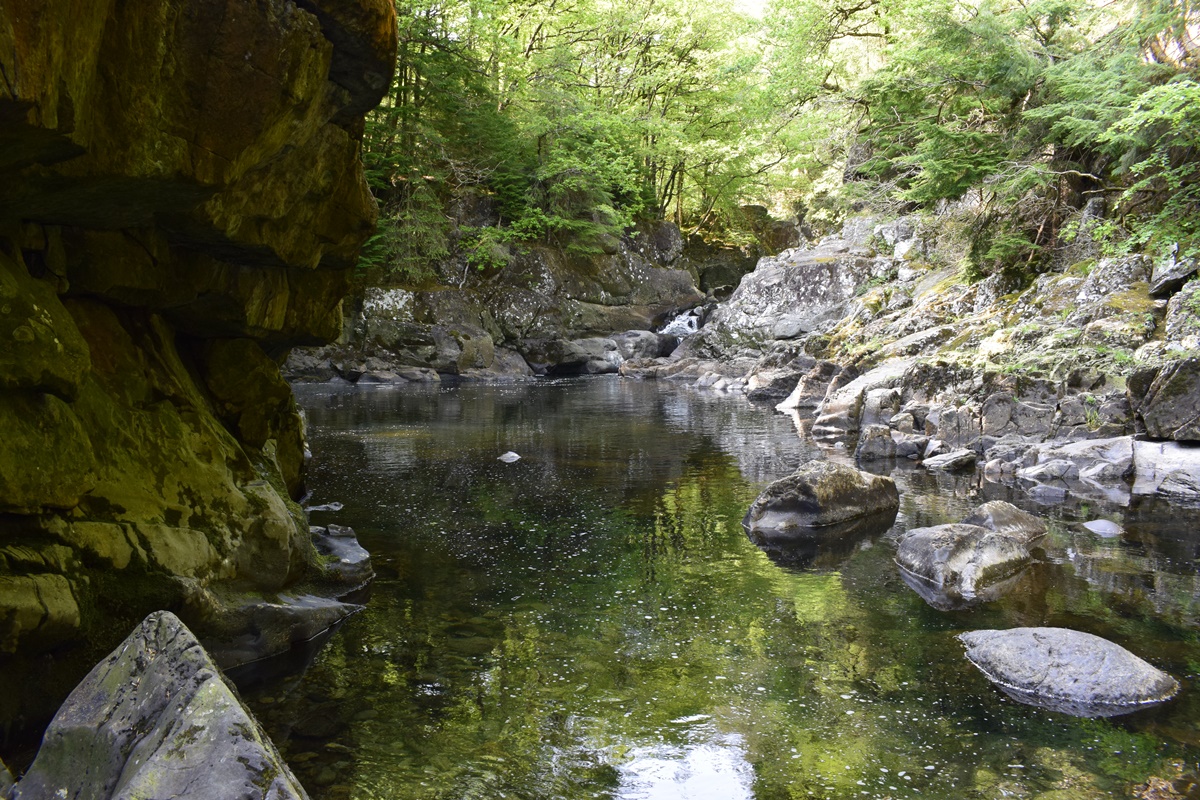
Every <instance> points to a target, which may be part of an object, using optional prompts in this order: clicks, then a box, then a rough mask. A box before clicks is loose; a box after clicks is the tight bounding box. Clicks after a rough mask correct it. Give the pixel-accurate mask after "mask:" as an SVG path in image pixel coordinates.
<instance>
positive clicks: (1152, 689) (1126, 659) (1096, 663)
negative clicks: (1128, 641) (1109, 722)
mask: <svg viewBox="0 0 1200 800" xmlns="http://www.w3.org/2000/svg"><path fill="white" fill-rule="evenodd" d="M958 638H959V640H960V641H961V642H962V643H963V644H965V645H966V646H967V653H966V655H967V659H968V660H969V661H970V662H971V663H972V664H974V665H975V666H976V667H977V668H978V669H979V671H980V672H982V673H983V674H984V676H985V677H987V679H988V680H990V681H991V682H992V683H994V684H996V685H997V686H999V687H1000V688H1001V689H1002V690H1004V693H1005V694H1007V695H1009V696H1010V697H1012V698H1013V699H1014V700H1017V701H1019V702H1022V703H1027V704H1029V705H1033V706H1038V707H1040V708H1047V709H1050V710H1052V711H1061V712H1063V713H1064V714H1071V715H1074V716H1077V717H1112V716H1117V715H1118V714H1128V713H1130V712H1133V711H1138V710H1140V709H1143V708H1146V707H1148V706H1152V705H1155V704H1157V703H1162V702H1165V701H1167V700H1170V699H1171V698H1172V697H1174V696H1175V693H1176V692H1178V691H1179V682H1178V681H1176V680H1175V679H1174V678H1172V677H1171V676H1170V675H1168V674H1167V673H1165V672H1163V671H1162V670H1160V669H1158V668H1157V667H1154V666H1152V665H1151V664H1148V663H1147V662H1145V661H1143V660H1142V659H1141V658H1139V657H1137V656H1136V655H1134V654H1133V653H1131V652H1129V651H1128V650H1126V649H1125V648H1124V647H1121V646H1120V645H1118V644H1115V643H1113V642H1110V641H1108V640H1107V639H1102V638H1100V637H1099V636H1093V635H1092V634H1090V633H1083V632H1081V631H1073V630H1070V629H1068V628H1013V629H1012V630H1007V631H995V630H983V631H969V632H967V633H963V634H960V635H959V637H958Z"/></svg>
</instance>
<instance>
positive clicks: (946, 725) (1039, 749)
mask: <svg viewBox="0 0 1200 800" xmlns="http://www.w3.org/2000/svg"><path fill="white" fill-rule="evenodd" d="M300 398H301V402H302V404H303V405H304V407H305V408H306V410H307V412H308V414H309V419H310V424H311V430H312V435H313V445H314V452H315V454H316V460H315V461H314V464H313V471H312V479H311V484H312V486H313V488H314V497H313V498H312V502H313V503H314V504H325V503H329V502H333V501H338V502H342V503H343V504H344V507H343V508H342V509H341V510H340V511H336V512H334V511H322V512H315V513H314V514H313V518H314V522H317V523H326V522H336V523H339V524H346V525H352V526H354V527H355V528H356V529H357V530H358V533H359V536H360V539H361V540H362V542H363V544H364V545H365V546H366V547H367V548H368V549H369V550H371V552H372V553H373V554H374V561H375V567H376V570H377V572H378V573H379V576H380V577H379V579H378V580H377V582H376V584H375V586H374V589H373V598H372V601H371V604H370V605H369V607H368V608H367V610H366V611H364V612H363V613H362V614H360V615H358V616H356V617H354V618H352V619H350V620H349V621H348V622H347V624H346V625H345V626H344V627H343V628H342V629H341V630H340V631H339V632H338V633H337V634H336V635H335V636H334V638H333V640H332V641H331V643H330V645H329V646H328V647H327V648H326V650H325V651H324V652H323V653H322V654H321V656H320V657H319V658H318V659H317V662H316V663H315V664H314V665H313V666H312V667H311V668H310V669H309V671H308V672H307V673H305V674H304V675H301V676H296V677H293V678H291V679H289V680H287V681H285V682H282V683H276V684H273V685H271V686H269V687H261V688H256V689H252V690H249V691H248V692H247V698H248V700H249V701H250V702H251V704H252V706H253V707H254V710H255V712H256V713H257V714H259V715H260V717H261V718H262V719H263V720H264V722H265V724H266V725H267V727H268V729H269V731H270V732H271V734H272V735H273V736H274V737H275V738H276V740H277V742H279V744H280V745H281V747H282V749H283V750H284V752H285V755H286V756H287V757H288V759H289V762H290V763H292V765H293V767H294V768H295V769H296V771H297V773H298V775H299V776H300V778H301V780H302V781H303V782H304V783H305V785H306V787H307V788H308V789H309V791H310V793H311V794H312V795H313V797H314V798H316V799H317V800H331V799H332V798H356V799H357V798H362V799H363V800H366V799H367V798H389V799H391V798H414V799H415V798H422V799H425V798H438V799H440V798H446V799H447V800H449V799H450V798H456V799H457V798H473V797H480V798H483V797H487V798H493V797H520V798H549V797H554V798H585V797H622V798H623V797H629V798H633V797H639V798H640V797H647V798H650V797H653V798H663V797H689V798H693V797H707V796H718V795H717V794H715V792H717V791H718V787H719V791H720V794H719V796H722V797H759V798H774V797H781V798H782V797H807V796H814V797H846V798H851V797H853V798H862V797H892V798H900V797H917V796H920V797H945V798H962V797H980V798H983V797H996V796H1001V795H1003V794H1005V793H1008V794H1012V795H1014V796H1018V795H1019V796H1026V797H1039V796H1042V797H1046V798H1049V797H1055V798H1060V799H1061V798H1067V797H1081V798H1082V797H1089V798H1090V797H1121V796H1127V795H1128V792H1129V791H1130V787H1131V786H1132V785H1133V784H1134V783H1136V782H1139V781H1144V780H1145V779H1146V778H1147V777H1148V776H1150V775H1161V774H1165V772H1166V771H1169V770H1170V769H1173V767H1172V766H1171V765H1172V764H1173V763H1175V762H1176V761H1182V762H1194V761H1196V760H1198V759H1200V728H1198V727H1197V723H1196V719H1197V718H1198V717H1200V705H1198V704H1197V700H1196V692H1194V691H1192V690H1191V689H1190V687H1189V686H1188V684H1189V683H1191V682H1194V681H1195V678H1196V676H1197V673H1200V642H1198V641H1197V634H1196V630H1197V616H1196V615H1197V611H1200V602H1198V599H1197V598H1200V586H1197V582H1196V581H1197V569H1196V564H1195V562H1194V561H1192V560H1191V559H1194V558H1195V557H1196V555H1197V550H1196V534H1195V532H1194V531H1192V530H1191V527H1190V526H1191V523H1190V522H1189V521H1188V520H1187V518H1186V517H1180V516H1178V515H1176V514H1174V513H1173V512H1172V510H1171V509H1170V508H1169V507H1154V508H1149V507H1145V508H1143V507H1135V508H1134V509H1130V510H1121V509H1111V508H1108V507H1105V506H1102V505H1099V504H1096V503H1092V504H1091V505H1090V506H1084V505H1081V504H1076V505H1062V506H1059V507H1056V508H1054V509H1053V510H1052V513H1051V514H1050V516H1051V520H1050V523H1051V533H1050V534H1049V535H1048V536H1047V537H1046V542H1045V544H1044V548H1045V549H1044V553H1043V554H1042V556H1041V561H1040V563H1038V564H1035V565H1034V566H1033V567H1031V568H1030V569H1029V570H1027V571H1026V573H1025V574H1023V576H1022V583H1021V585H1020V587H1019V588H1018V589H1017V590H1014V591H1013V592H1011V593H1009V594H1008V595H1006V596H1004V597H1003V598H1000V599H997V600H996V601H994V602H989V603H985V604H983V605H981V606H979V607H976V608H974V609H971V610H950V611H939V610H937V609H934V608H931V607H930V606H929V605H927V604H926V602H925V601H924V600H922V599H921V597H919V596H917V595H916V594H915V593H914V592H913V591H912V590H910V589H909V588H908V587H907V586H906V585H905V584H904V582H903V580H902V578H901V576H900V575H899V572H898V570H897V569H896V566H895V564H894V563H893V557H894V554H895V546H894V540H895V538H896V537H897V536H899V535H900V534H901V533H903V532H904V531H906V530H908V529H909V528H912V527H918V526H928V525H937V524H941V523H944V522H949V521H952V520H956V519H961V518H962V516H964V515H965V514H966V513H968V512H969V511H970V509H972V508H974V507H975V506H977V505H979V504H980V503H982V502H984V501H986V500H993V499H1003V500H1009V501H1010V502H1015V503H1017V504H1018V505H1023V507H1026V508H1027V509H1030V510H1034V509H1036V507H1033V508H1030V506H1029V504H1028V502H1027V501H1025V500H1023V499H1022V498H1021V497H1020V496H1019V495H1014V493H1013V492H1012V490H1011V489H1008V488H1006V487H1003V486H999V485H996V484H988V483H985V482H981V481H980V480H979V479H977V478H973V477H968V476H954V475H942V474H938V475H930V474H928V473H926V472H925V471H923V470H920V469H919V468H913V467H911V466H910V465H908V464H900V465H890V464H879V463H876V464H874V465H872V467H871V469H873V470H878V471H882V472H888V473H890V474H891V475H892V476H893V478H894V479H895V480H896V481H897V484H898V486H899V488H900V490H901V509H900V512H899V514H898V516H897V519H896V521H895V524H894V525H893V526H892V527H891V528H890V530H888V531H886V532H883V533H877V532H872V533H870V534H868V535H865V536H863V537H862V538H859V539H857V540H856V541H855V542H854V545H853V546H852V547H851V548H850V549H849V550H848V551H846V552H840V553H837V554H835V557H834V559H833V560H832V561H830V562H829V563H824V562H822V563H821V564H820V565H819V566H820V568H819V569H815V568H814V566H816V561H814V562H812V563H810V564H807V565H806V564H804V563H803V561H804V559H803V558H800V559H797V560H796V561H794V562H791V563H785V565H784V566H783V567H781V566H780V565H779V564H778V563H776V562H775V561H773V560H772V558H771V557H769V555H768V554H767V553H764V552H763V551H762V550H760V549H759V548H758V547H756V546H755V545H754V543H752V542H751V541H750V540H749V539H748V538H747V537H746V534H745V533H744V531H743V530H742V526H741V519H742V517H743V515H744V514H745V512H746V509H747V508H748V507H749V505H750V503H751V502H752V501H753V499H754V497H755V496H756V495H757V494H758V492H759V491H760V490H761V488H763V487H764V486H765V485H766V484H767V483H769V482H770V481H772V480H774V479H776V478H778V477H780V476H782V475H784V474H787V473H789V472H791V471H792V470H794V469H795V467H796V466H797V465H798V464H800V463H801V462H802V461H806V460H808V459H810V458H815V457H821V451H820V450H819V449H818V448H816V447H815V446H813V445H812V444H811V443H809V442H807V441H806V440H803V439H801V438H799V437H797V435H796V433H795V428H794V427H793V422H792V420H791V419H789V418H788V417H785V416H783V415H780V414H776V413H774V412H772V411H771V410H770V409H765V408H761V407H754V406H752V405H750V404H747V403H745V402H744V401H743V400H741V399H740V398H736V397H722V396H719V395H702V394H699V393H694V392H688V391H682V390H681V391H676V390H672V389H670V388H663V387H660V386H657V385H655V384H653V383H638V382H633V381H624V380H616V379H613V380H605V379H601V380H590V381H586V382H585V381H564V382H548V383H539V384H536V385H532V386H502V387H462V388H459V389H450V388H440V387H428V388H421V389H404V390H397V389H389V388H377V389H371V390H361V389H359V390H356V389H342V390H332V389H329V388H326V387H315V388H304V389H303V390H302V391H301V393H300ZM509 450H512V451H515V452H517V453H520V454H521V460H520V461H517V462H515V463H512V464H505V463H503V462H500V461H498V460H497V456H498V455H500V454H502V453H504V452H506V451H509ZM835 455H837V454H835ZM1041 513H1042V514H1043V515H1044V514H1045V511H1044V510H1043V511H1042V512H1041ZM1099 515H1102V516H1105V517H1110V518H1112V519H1114V520H1118V521H1119V523H1120V524H1121V526H1122V527H1123V528H1124V529H1125V534H1123V535H1122V536H1121V537H1119V538H1111V539H1102V538H1100V537H1098V536H1096V535H1094V534H1091V533H1086V532H1084V531H1082V530H1081V529H1080V528H1078V527H1077V525H1076V523H1077V522H1082V521H1085V520H1088V519H1094V518H1095V517H1097V516H1099ZM1016 625H1060V626H1063V627H1074V628H1077V629H1080V630H1086V631H1088V632H1091V633H1097V634H1100V635H1103V636H1106V637H1107V638H1110V639H1113V640H1114V641H1117V642H1118V643H1119V644H1122V645H1124V646H1126V647H1129V648H1130V649H1132V650H1133V651H1134V652H1136V653H1138V654H1139V655H1142V656H1143V657H1146V658H1147V659H1149V660H1151V661H1152V662H1153V663H1155V665H1156V666H1159V667H1161V668H1164V669H1166V670H1168V671H1169V672H1171V673H1172V674H1174V675H1175V676H1176V677H1178V678H1180V679H1181V680H1182V681H1183V682H1184V684H1185V689H1184V692H1183V693H1182V694H1181V696H1180V697H1179V698H1178V699H1177V700H1175V701H1174V702H1172V703H1171V704H1168V705H1167V706H1165V707H1163V708H1161V709H1158V710H1156V711H1154V712H1146V713H1145V714H1137V715H1134V717H1133V718H1128V719H1122V720H1120V721H1117V722H1112V721H1100V720H1077V719H1072V718H1063V717H1060V716H1058V715H1054V714H1050V713H1048V712H1045V711H1040V710H1038V709H1032V708H1029V707H1025V706H1020V705H1018V704H1016V703H1014V702H1012V701H1011V700H1009V699H1008V698H1006V697H1005V696H1004V695H1003V694H1002V693H1000V692H999V691H997V690H995V689H994V688H993V687H992V686H991V685H990V684H988V683H987V681H986V679H984V678H983V677H982V676H980V675H979V674H978V673H977V672H976V671H975V670H974V668H973V667H971V666H970V664H969V663H967V662H966V660H965V659H964V658H963V653H962V647H961V646H960V645H959V644H958V643H957V642H956V641H955V640H954V634H956V633H958V632H961V631H963V630H969V629H975V628H991V627H995V628H1005V627H1013V626H1016ZM709 790H712V791H713V792H714V794H711V795H706V794H704V792H708V791H709ZM1056 793H1057V794H1056Z"/></svg>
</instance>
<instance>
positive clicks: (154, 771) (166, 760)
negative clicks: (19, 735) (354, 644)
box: [13, 611, 308, 800]
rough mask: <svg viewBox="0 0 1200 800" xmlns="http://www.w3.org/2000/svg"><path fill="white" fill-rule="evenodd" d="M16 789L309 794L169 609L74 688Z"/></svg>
mask: <svg viewBox="0 0 1200 800" xmlns="http://www.w3.org/2000/svg"><path fill="white" fill-rule="evenodd" d="M13 796H14V798H15V800H35V799H36V800H41V799H42V798H49V797H75V798H109V797H121V798H139V797H186V798H201V797H203V798H224V797H246V798H270V799H271V800H285V799H286V798H307V797H308V795H307V794H306V793H305V791H304V789H303V787H301V786H300V784H299V782H298V781H297V780H296V778H295V776H294V775H292V772H291V770H289V769H288V767H287V764H285V763H284V761H283V758H282V757H281V756H280V755H279V751H278V750H276V749H275V745H274V744H272V743H271V741H270V740H269V739H268V738H267V736H266V734H265V733H264V732H263V730H262V728H261V727H259V725H258V723H257V722H256V721H255V719H254V717H253V716H252V715H251V713H250V712H249V710H247V709H246V707H245V706H243V705H242V703H241V701H240V700H238V698H237V695H236V694H235V693H234V691H233V689H232V688H231V687H230V686H229V685H228V684H226V682H225V679H224V678H223V677H222V676H221V673H220V671H219V670H218V669H217V667H216V665H215V664H213V662H212V660H211V659H210V658H209V656H208V654H207V653H206V652H205V651H204V648H203V647H201V646H200V643H199V642H198V641H197V640H196V637H195V636H193V635H192V633H191V631H189V630H188V629H187V628H186V627H185V626H184V624H183V623H182V622H180V621H179V619H178V618H177V617H175V615H173V614H171V613H170V612H167V611H158V612H155V613H153V614H151V615H150V616H149V617H147V618H146V619H145V621H143V622H142V624H141V625H139V626H138V627H137V628H136V629H135V630H134V632H133V633H131V634H130V635H129V637H128V638H127V639H126V640H125V641H124V642H123V643H122V644H121V645H120V646H119V647H118V648H117V649H116V650H114V651H113V652H112V654H111V655H109V656H108V657H107V658H106V659H104V660H103V661H102V662H100V663H99V664H97V665H96V667H95V668H94V669H92V671H91V672H90V673H88V675H87V677H86V678H84V679H83V681H82V682H81V683H80V684H79V686H77V687H76V688H75V690H74V691H73V692H71V695H70V696H69V697H68V698H67V699H66V702H64V703H63V705H62V708H60V709H59V712H58V714H57V715H56V716H55V717H54V721H53V722H51V723H50V727H49V729H47V731H46V735H45V738H44V739H43V742H42V747H41V749H40V750H39V751H38V754H37V757H36V758H35V759H34V762H33V765H32V766H30V768H29V771H28V772H27V773H26V774H25V777H24V778H22V779H21V781H20V782H19V783H18V784H17V787H16V792H15V794H14V795H13Z"/></svg>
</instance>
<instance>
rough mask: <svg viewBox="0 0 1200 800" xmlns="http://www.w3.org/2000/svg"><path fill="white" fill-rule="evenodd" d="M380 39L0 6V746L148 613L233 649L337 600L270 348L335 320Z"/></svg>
mask: <svg viewBox="0 0 1200 800" xmlns="http://www.w3.org/2000/svg"><path fill="white" fill-rule="evenodd" d="M395 46H396V27H395V18H394V9H393V6H392V4H391V3H390V2H386V0H354V2H336V3H335V2H326V1H325V0H300V1H299V2H292V1H291V0H262V2H257V3H252V4H246V3H234V2H228V1H227V0H198V1H196V2H182V1H181V0H148V1H147V2H141V3H135V4H129V3H117V2H113V1H112V0H101V2H97V3H90V4H85V5H83V6H81V5H79V4H77V3H68V2H65V1H62V0H11V2H8V1H6V2H5V3H4V5H3V6H2V7H0V76H2V77H3V80H0V186H3V187H4V188H3V191H2V192H0V338H3V340H4V342H5V343H4V345H3V346H2V347H0V430H3V431H4V435H3V436H0V684H2V685H4V686H5V688H6V691H5V692H4V693H3V695H2V696H0V719H3V720H4V722H5V725H4V730H5V732H6V737H8V736H19V735H21V734H22V732H23V731H26V730H34V731H36V730H37V729H39V728H40V724H42V723H43V722H44V720H45V719H46V718H48V716H49V713H50V712H52V711H53V707H54V706H55V705H56V704H57V703H58V701H59V700H61V699H62V698H63V697H64V696H65V695H66V693H67V691H68V690H69V689H70V688H71V686H73V685H74V683H75V681H77V680H78V679H79V677H80V676H81V675H82V674H83V671H84V670H86V669H87V667H88V666H90V663H91V662H92V661H94V660H95V657H96V656H98V655H99V654H100V653H102V652H105V651H107V650H108V649H110V648H111V647H112V646H113V645H114V644H115V643H116V642H117V641H119V640H120V639H121V638H122V637H123V636H124V635H125V634H126V633H127V632H128V630H129V629H130V627H132V625H133V624H134V623H135V622H136V621H137V620H139V619H141V618H142V617H143V616H145V614H146V613H148V612H150V611H152V610H154V609H159V608H169V609H172V610H174V611H176V612H177V613H178V614H179V615H180V617H181V618H183V619H184V620H185V621H186V622H187V623H188V625H189V626H191V627H192V628H193V629H195V630H196V631H197V633H198V634H199V635H200V636H201V638H202V639H204V640H205V641H206V643H207V644H211V645H212V646H213V648H214V652H215V653H220V652H222V651H224V652H225V653H227V654H240V655H236V656H235V655H230V656H229V658H231V659H233V660H237V659H244V658H246V657H248V656H254V657H257V656H260V655H263V654H264V653H265V652H269V651H270V650H272V649H278V648H279V647H286V646H287V645H288V644H289V643H290V642H291V640H292V639H294V638H302V637H304V636H306V635H309V634H310V633H311V628H312V627H313V625H314V624H315V623H314V620H315V619H317V618H319V619H320V624H321V625H326V626H327V625H328V624H330V623H331V622H332V621H335V620H336V619H338V618H341V617H343V616H345V614H347V613H349V611H351V610H352V608H353V607H352V606H350V605H347V604H343V603H340V602H338V601H337V600H336V599H334V596H335V595H338V594H340V593H341V592H343V591H345V589H346V588H347V585H346V583H345V581H343V580H340V579H339V578H338V575H337V574H327V569H326V562H327V561H329V560H330V559H329V557H327V556H322V555H321V554H320V553H319V552H318V550H317V549H316V546H315V544H314V541H313V538H312V536H311V535H310V531H309V526H308V523H307V520H306V518H305V514H304V512H303V511H302V509H301V508H300V506H299V505H298V504H297V500H298V499H299V498H301V496H302V494H303V491H304V489H303V482H304V465H305V458H306V453H305V444H304V430H303V420H302V419H301V417H300V415H299V413H298V412H297V408H296V405H295V403H294V401H293V398H292V394H291V391H290V388H289V386H288V384H287V383H286V382H285V381H284V380H283V379H282V378H281V376H280V372H279V369H278V366H277V364H278V362H279V360H280V359H281V358H282V357H283V356H284V355H285V354H286V353H287V352H288V350H289V349H290V348H292V347H294V346H296V345H316V344H320V343H323V342H327V341H330V340H333V339H335V338H336V337H337V336H338V335H339V332H340V327H341V322H342V310H341V305H340V301H341V297H342V296H343V294H344V293H345V290H346V288H347V286H348V276H349V270H350V268H351V266H352V265H353V263H354V261H355V259H356V257H357V253H358V250H359V247H360V245H361V244H362V242H363V241H364V239H365V238H366V237H367V235H368V234H369V232H370V231H371V229H372V225H373V221H374V214H375V205H374V201H373V200H372V198H371V196H370V194H369V193H368V190H367V186H366V183H365V181H364V179H363V174H362V168H361V165H360V161H359V146H360V144H359V141H360V137H361V130H362V118H363V114H364V113H365V112H366V111H367V110H369V109H370V108H372V107H373V106H374V105H375V104H376V103H377V102H378V101H379V99H380V97H381V96H382V94H383V91H384V89H385V87H386V86H387V85H388V83H389V81H390V76H391V72H392V69H393V65H394V58H395V55H394V53H395ZM314 593H315V594H317V595H321V597H320V598H317V599H311V600H305V601H303V602H299V603H292V602H290V600H289V598H303V597H305V596H312V595H314ZM318 599H319V602H318ZM314 605H316V606H320V609H319V612H310V611H307V610H304V611H301V612H300V613H299V615H297V614H293V613H291V612H290V611H289V610H288V609H291V608H296V607H300V608H302V609H307V608H311V607H312V606H314ZM263 628H268V629H270V630H269V632H270V635H262V634H263V633H264V631H263ZM247 636H250V637H251V638H253V637H255V636H259V637H260V639H261V642H260V644H261V646H259V647H249V648H247V647H246V644H247ZM71 647H75V648H76V649H75V650H70V649H66V650H65V649H64V648H71ZM80 650H82V654H81V653H80ZM71 653H76V655H77V656H78V657H69V656H70V654H71ZM14 654H16V656H19V657H14ZM64 655H65V656H67V657H64ZM220 660H221V658H220V656H219V655H218V661H220ZM224 665H225V666H228V665H229V664H228V662H227V663H225V664H224ZM31 687H36V691H33V690H30V689H31Z"/></svg>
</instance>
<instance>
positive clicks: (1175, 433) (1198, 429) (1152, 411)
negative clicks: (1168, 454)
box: [1138, 358, 1200, 442]
mask: <svg viewBox="0 0 1200 800" xmlns="http://www.w3.org/2000/svg"><path fill="white" fill-rule="evenodd" d="M1138 415H1139V416H1140V417H1141V419H1142V422H1143V423H1144V424H1145V426H1146V433H1147V434H1149V435H1150V436H1151V437H1153V438H1155V439H1174V440H1175V441H1180V442H1184V441H1186V442H1195V441H1200V358H1189V359H1185V360H1183V361H1176V362H1174V363H1172V364H1169V365H1167V366H1166V367H1164V368H1163V369H1162V371H1161V372H1159V373H1158V377H1156V378H1155V379H1154V382H1153V383H1152V384H1150V389H1149V391H1148V393H1147V394H1146V399H1145V400H1144V401H1143V402H1142V403H1141V405H1140V407H1139V408H1138Z"/></svg>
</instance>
